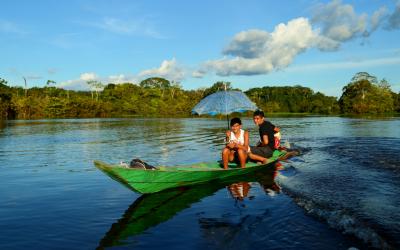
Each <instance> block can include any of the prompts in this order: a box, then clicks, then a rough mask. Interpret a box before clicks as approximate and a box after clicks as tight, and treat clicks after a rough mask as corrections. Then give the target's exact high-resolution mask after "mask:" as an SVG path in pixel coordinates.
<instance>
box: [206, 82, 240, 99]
mask: <svg viewBox="0 0 400 250" xmlns="http://www.w3.org/2000/svg"><path fill="white" fill-rule="evenodd" d="M232 89H233V88H232V86H231V83H230V82H216V83H214V84H213V85H212V86H211V87H210V88H207V89H205V90H204V93H203V97H206V96H209V95H211V94H213V93H215V92H218V91H221V90H232Z"/></svg>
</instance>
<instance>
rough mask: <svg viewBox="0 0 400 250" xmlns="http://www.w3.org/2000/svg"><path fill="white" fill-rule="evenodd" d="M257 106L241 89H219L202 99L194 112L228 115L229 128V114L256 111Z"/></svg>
mask: <svg viewBox="0 0 400 250" xmlns="http://www.w3.org/2000/svg"><path fill="white" fill-rule="evenodd" d="M256 109H257V106H256V105H255V104H254V103H253V102H252V101H251V100H250V99H249V98H248V97H247V96H246V95H245V94H244V93H243V92H241V91H219V92H216V93H214V94H211V95H209V96H207V97H205V98H204V99H202V100H201V101H200V102H199V103H198V104H197V105H196V106H195V107H194V108H193V109H192V113H193V114H198V115H203V114H208V115H218V114H222V115H226V118H227V120H228V129H229V118H228V116H229V114H231V113H234V112H245V111H248V110H251V111H254V110H256Z"/></svg>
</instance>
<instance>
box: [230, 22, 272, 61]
mask: <svg viewBox="0 0 400 250" xmlns="http://www.w3.org/2000/svg"><path fill="white" fill-rule="evenodd" d="M270 38H271V34H269V33H268V32H266V31H263V30H256V29H253V30H248V31H243V32H240V33H238V34H237V35H235V37H234V38H233V41H232V42H231V43H230V44H229V45H228V46H227V47H226V48H225V49H224V51H223V54H226V55H232V56H239V57H244V58H255V57H258V56H259V55H260V54H261V53H263V51H265V49H266V42H267V41H268V40H269V39H270Z"/></svg>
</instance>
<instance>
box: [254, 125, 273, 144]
mask: <svg viewBox="0 0 400 250" xmlns="http://www.w3.org/2000/svg"><path fill="white" fill-rule="evenodd" d="M274 129H275V126H274V125H273V124H272V123H270V122H269V121H264V122H263V123H262V124H261V125H260V127H259V128H258V131H259V133H260V140H261V141H263V135H267V136H268V146H269V148H270V149H271V150H274V149H275V146H274V142H275V138H274V134H275V131H274Z"/></svg>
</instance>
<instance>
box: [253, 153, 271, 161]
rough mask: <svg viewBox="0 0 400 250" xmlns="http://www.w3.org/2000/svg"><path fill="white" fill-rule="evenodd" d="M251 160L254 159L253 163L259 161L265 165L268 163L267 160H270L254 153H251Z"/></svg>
mask: <svg viewBox="0 0 400 250" xmlns="http://www.w3.org/2000/svg"><path fill="white" fill-rule="evenodd" d="M249 158H250V159H252V160H253V161H258V162H261V163H263V164H265V163H267V160H268V159H267V158H265V157H262V156H260V155H256V154H253V153H249Z"/></svg>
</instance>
